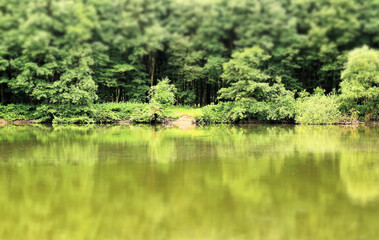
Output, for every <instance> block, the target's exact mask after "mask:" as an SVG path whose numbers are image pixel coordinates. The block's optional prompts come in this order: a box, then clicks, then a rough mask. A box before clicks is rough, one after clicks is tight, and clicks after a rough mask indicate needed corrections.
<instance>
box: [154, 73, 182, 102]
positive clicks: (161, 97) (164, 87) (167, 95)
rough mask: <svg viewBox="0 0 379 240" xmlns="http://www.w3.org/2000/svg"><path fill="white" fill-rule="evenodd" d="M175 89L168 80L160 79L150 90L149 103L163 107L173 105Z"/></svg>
mask: <svg viewBox="0 0 379 240" xmlns="http://www.w3.org/2000/svg"><path fill="white" fill-rule="evenodd" d="M175 93H176V88H175V86H174V85H171V84H170V80H169V79H168V78H165V79H162V80H161V81H159V82H158V84H157V85H155V86H153V87H151V89H150V92H149V94H150V103H158V104H161V105H163V106H170V105H173V104H174V103H175Z"/></svg>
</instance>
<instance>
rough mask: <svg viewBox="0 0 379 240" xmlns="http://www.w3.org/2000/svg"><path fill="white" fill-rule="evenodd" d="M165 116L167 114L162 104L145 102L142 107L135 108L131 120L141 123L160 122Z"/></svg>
mask: <svg viewBox="0 0 379 240" xmlns="http://www.w3.org/2000/svg"><path fill="white" fill-rule="evenodd" d="M165 117H166V114H165V112H164V109H163V107H162V105H160V104H159V103H156V102H153V103H150V104H147V103H145V104H143V105H142V106H141V107H140V108H138V109H135V111H134V113H133V114H132V115H131V116H130V119H129V120H131V121H133V122H139V123H151V122H160V121H161V120H162V119H163V118H165Z"/></svg>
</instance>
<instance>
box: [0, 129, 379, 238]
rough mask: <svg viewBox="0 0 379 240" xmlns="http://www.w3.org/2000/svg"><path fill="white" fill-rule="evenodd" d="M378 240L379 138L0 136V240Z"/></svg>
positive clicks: (228, 133)
mask: <svg viewBox="0 0 379 240" xmlns="http://www.w3.org/2000/svg"><path fill="white" fill-rule="evenodd" d="M378 238H379V128H378V127H341V126H275V125H274V126H273V125H271V126H265V125H254V126H240V127H238V126H207V127H199V128H195V129H192V130H180V129H177V128H171V129H164V128H162V127H157V126H147V125H143V126H141V125H137V126H91V127H81V126H68V127H67V126H63V127H61V126H59V127H55V128H53V127H51V126H43V125H41V126H10V125H8V126H3V127H0V239H1V240H66V239H69V240H76V239H79V240H82V239H83V240H87V239H88V240H92V239H106V240H113V239H114V240H124V239H133V240H134V239H136V240H139V239H148V240H150V239H157V240H168V239H178V240H182V239H191V240H192V239H207V240H208V239H211V240H213V239H214V240H216V239H217V240H229V239H233V240H239V239H249V240H255V239H257V240H276V239H277V240H283V239H284V240H285V239H291V240H298V239H299V240H302V239H304V240H309V239H317V240H328V239H330V240H336V239H341V240H342V239H343V240H347V239H354V240H355V239H369V240H371V239H373V240H374V239H375V240H376V239H378Z"/></svg>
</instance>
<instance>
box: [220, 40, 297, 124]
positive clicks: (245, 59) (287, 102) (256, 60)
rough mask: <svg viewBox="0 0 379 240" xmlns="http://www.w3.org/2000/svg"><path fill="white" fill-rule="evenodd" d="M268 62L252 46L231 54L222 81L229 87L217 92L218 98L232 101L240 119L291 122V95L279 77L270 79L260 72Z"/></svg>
mask: <svg viewBox="0 0 379 240" xmlns="http://www.w3.org/2000/svg"><path fill="white" fill-rule="evenodd" d="M268 59H270V56H269V55H267V54H266V53H265V52H264V50H263V49H261V48H260V47H252V48H247V49H245V50H244V51H242V52H237V53H235V54H233V56H232V59H231V60H230V61H229V62H227V63H224V73H223V74H222V78H223V79H224V80H225V81H226V82H227V83H228V84H229V85H230V86H229V87H226V88H222V89H221V90H220V91H219V93H220V98H221V99H224V100H232V101H234V102H235V104H236V106H237V109H238V112H239V113H238V114H239V115H240V117H239V118H240V119H242V118H245V117H255V118H258V119H268V120H274V121H276V120H283V119H290V118H291V117H292V116H293V114H294V94H293V92H291V91H288V90H286V89H285V88H284V85H283V84H282V83H281V81H280V78H272V77H271V76H269V75H267V74H265V73H264V71H263V70H262V69H264V67H265V64H266V61H267V60H268ZM238 114H237V115H238ZM249 115H252V116H249ZM236 118H237V117H236Z"/></svg>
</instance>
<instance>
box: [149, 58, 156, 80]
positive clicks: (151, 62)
mask: <svg viewBox="0 0 379 240" xmlns="http://www.w3.org/2000/svg"><path fill="white" fill-rule="evenodd" d="M149 63H150V80H151V86H154V73H155V52H152V53H150V55H149Z"/></svg>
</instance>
